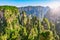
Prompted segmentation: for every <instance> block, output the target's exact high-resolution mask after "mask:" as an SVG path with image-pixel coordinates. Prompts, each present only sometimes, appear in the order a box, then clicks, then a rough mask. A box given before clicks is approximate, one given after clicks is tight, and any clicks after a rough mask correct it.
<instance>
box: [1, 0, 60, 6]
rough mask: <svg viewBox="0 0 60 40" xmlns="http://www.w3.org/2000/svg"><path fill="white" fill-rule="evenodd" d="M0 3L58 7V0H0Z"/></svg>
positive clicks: (59, 2)
mask: <svg viewBox="0 0 60 40" xmlns="http://www.w3.org/2000/svg"><path fill="white" fill-rule="evenodd" d="M0 5H13V6H18V7H21V6H40V5H41V6H50V7H54V6H55V7H58V6H60V0H0Z"/></svg>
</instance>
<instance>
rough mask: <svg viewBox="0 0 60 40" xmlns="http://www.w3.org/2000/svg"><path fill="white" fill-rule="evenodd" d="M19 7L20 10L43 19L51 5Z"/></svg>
mask: <svg viewBox="0 0 60 40" xmlns="http://www.w3.org/2000/svg"><path fill="white" fill-rule="evenodd" d="M18 9H19V10H20V12H22V11H25V12H26V13H27V15H29V14H31V15H33V16H37V17H39V18H40V19H42V18H43V17H44V15H45V14H46V13H47V11H48V10H49V7H42V6H27V7H20V8H18Z"/></svg>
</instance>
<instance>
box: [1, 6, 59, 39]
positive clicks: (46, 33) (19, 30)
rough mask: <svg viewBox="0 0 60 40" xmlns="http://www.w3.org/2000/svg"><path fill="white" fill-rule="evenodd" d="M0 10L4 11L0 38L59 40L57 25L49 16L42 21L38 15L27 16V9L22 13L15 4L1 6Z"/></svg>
mask: <svg viewBox="0 0 60 40" xmlns="http://www.w3.org/2000/svg"><path fill="white" fill-rule="evenodd" d="M0 11H1V12H2V11H3V13H4V14H3V17H4V20H0V30H1V31H0V40H59V36H58V35H57V33H56V31H55V25H54V24H53V23H52V22H49V21H48V19H47V18H43V21H40V19H39V18H37V17H36V16H31V15H29V16H27V15H26V12H25V11H22V13H21V14H20V12H19V10H18V8H17V7H14V6H0ZM0 19H1V18H0ZM1 21H3V23H1Z"/></svg>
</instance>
